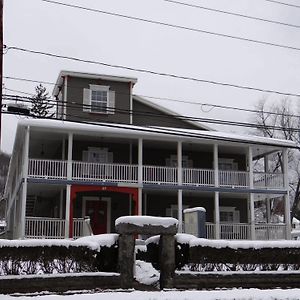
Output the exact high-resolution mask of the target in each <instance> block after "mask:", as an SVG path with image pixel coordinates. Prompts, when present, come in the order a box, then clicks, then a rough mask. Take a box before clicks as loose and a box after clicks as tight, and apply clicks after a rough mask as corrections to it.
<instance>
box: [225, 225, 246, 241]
mask: <svg viewBox="0 0 300 300" xmlns="http://www.w3.org/2000/svg"><path fill="white" fill-rule="evenodd" d="M220 233H221V239H224V240H247V239H250V225H249V224H244V223H233V224H227V223H226V224H225V223H223V224H220Z"/></svg>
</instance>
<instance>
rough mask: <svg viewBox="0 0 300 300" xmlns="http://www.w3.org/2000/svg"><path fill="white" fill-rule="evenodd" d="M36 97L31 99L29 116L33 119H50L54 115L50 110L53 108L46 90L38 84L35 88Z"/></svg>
mask: <svg viewBox="0 0 300 300" xmlns="http://www.w3.org/2000/svg"><path fill="white" fill-rule="evenodd" d="M35 92H36V95H35V96H34V97H33V98H32V106H31V114H32V115H33V116H35V117H48V118H52V117H53V116H54V113H52V112H51V111H50V110H51V109H52V108H53V106H54V105H53V104H51V99H49V96H48V92H47V91H46V88H45V87H44V86H43V85H42V84H39V85H38V86H36V88H35Z"/></svg>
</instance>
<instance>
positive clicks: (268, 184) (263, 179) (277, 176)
mask: <svg viewBox="0 0 300 300" xmlns="http://www.w3.org/2000/svg"><path fill="white" fill-rule="evenodd" d="M253 177H254V187H257V188H273V189H280V188H283V174H282V173H263V172H254V173H253Z"/></svg>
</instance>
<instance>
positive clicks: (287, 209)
mask: <svg viewBox="0 0 300 300" xmlns="http://www.w3.org/2000/svg"><path fill="white" fill-rule="evenodd" d="M282 156H283V184H284V188H285V190H286V192H287V193H286V194H285V195H284V202H285V203H284V204H285V205H284V220H285V226H286V227H285V228H286V239H287V240H290V239H291V207H290V197H289V177H288V149H283V150H282Z"/></svg>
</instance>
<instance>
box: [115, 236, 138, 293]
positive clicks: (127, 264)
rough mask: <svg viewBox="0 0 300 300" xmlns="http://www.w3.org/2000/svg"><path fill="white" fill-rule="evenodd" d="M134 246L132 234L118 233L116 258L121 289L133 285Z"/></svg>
mask: <svg viewBox="0 0 300 300" xmlns="http://www.w3.org/2000/svg"><path fill="white" fill-rule="evenodd" d="M134 246H135V239H134V235H133V234H120V236H119V257H118V260H119V271H120V279H121V288H122V289H129V288H132V285H133V268H134Z"/></svg>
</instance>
